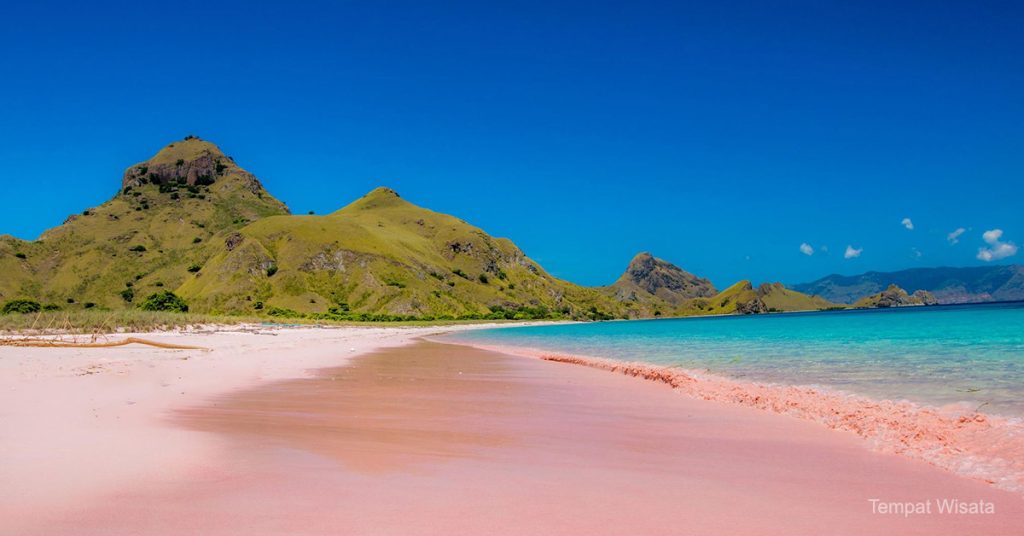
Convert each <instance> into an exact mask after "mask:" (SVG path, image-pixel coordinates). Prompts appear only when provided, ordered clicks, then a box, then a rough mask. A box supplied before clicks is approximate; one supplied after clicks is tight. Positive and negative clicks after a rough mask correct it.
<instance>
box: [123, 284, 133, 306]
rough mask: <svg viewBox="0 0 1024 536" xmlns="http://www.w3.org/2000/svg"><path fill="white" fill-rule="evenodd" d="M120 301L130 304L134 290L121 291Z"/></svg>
mask: <svg viewBox="0 0 1024 536" xmlns="http://www.w3.org/2000/svg"><path fill="white" fill-rule="evenodd" d="M121 299H122V300H124V301H126V302H128V303H131V302H132V300H134V299H135V289H133V288H126V289H124V290H122V291H121Z"/></svg>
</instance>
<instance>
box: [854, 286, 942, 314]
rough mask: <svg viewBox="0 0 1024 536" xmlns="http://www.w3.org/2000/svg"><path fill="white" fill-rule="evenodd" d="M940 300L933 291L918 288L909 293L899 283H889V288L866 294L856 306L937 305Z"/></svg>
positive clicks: (861, 307) (863, 307)
mask: <svg viewBox="0 0 1024 536" xmlns="http://www.w3.org/2000/svg"><path fill="white" fill-rule="evenodd" d="M937 303H938V300H936V299H935V296H933V295H932V293H931V292H928V291H926V290H917V291H915V292H914V293H913V294H908V293H907V291H906V290H903V289H902V288H900V287H899V286H897V285H889V288H887V289H885V290H883V291H882V292H879V293H878V294H872V295H871V296H865V297H863V298H861V299H859V300H857V302H856V303H854V304H853V306H854V307H856V308H858V309H865V308H875V307H909V306H914V305H935V304H937Z"/></svg>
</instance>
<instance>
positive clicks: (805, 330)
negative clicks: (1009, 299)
mask: <svg viewBox="0 0 1024 536" xmlns="http://www.w3.org/2000/svg"><path fill="white" fill-rule="evenodd" d="M449 338H450V339H452V340H458V341H461V342H466V343H470V344H476V345H486V346H501V347H506V348H528V349H534V350H541V351H548V352H557V353H562V354H571V355H577V356H589V357H598V358H606V359H612V360H620V361H629V362H643V363H648V364H651V365H657V366H670V367H678V368H681V369H685V370H691V371H703V372H707V373H711V374H716V375H720V376H724V377H728V378H733V379H741V380H748V381H755V382H770V383H779V384H786V385H808V386H817V387H823V388H828V389H833V390H839V391H842V392H847V393H854V394H860V395H864V396H868V397H871V398H877V399H889V400H908V401H912V402H915V403H918V404H925V405H930V406H940V407H941V406H947V405H951V404H955V405H960V406H962V407H963V408H965V409H980V410H982V411H984V412H986V413H990V414H999V415H1004V416H1009V417H1020V416H1024V302H1014V303H995V304H971V305H949V306H934V307H905V308H898V309H866V310H848V311H827V312H809V313H786V314H771V315H756V316H718V317H699V318H676V319H664V320H638V321H621V322H600V323H587V324H557V325H547V326H543V325H542V326H530V327H516V328H499V329H488V330H479V331H467V332H462V333H458V334H456V335H452V336H450V337H449Z"/></svg>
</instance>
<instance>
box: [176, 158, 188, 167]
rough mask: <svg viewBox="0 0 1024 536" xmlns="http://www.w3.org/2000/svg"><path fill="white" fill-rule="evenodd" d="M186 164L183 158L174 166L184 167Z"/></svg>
mask: <svg viewBox="0 0 1024 536" xmlns="http://www.w3.org/2000/svg"><path fill="white" fill-rule="evenodd" d="M184 164H185V161H184V160H182V159H181V158H179V159H178V161H177V162H175V163H174V165H176V166H182V165H184Z"/></svg>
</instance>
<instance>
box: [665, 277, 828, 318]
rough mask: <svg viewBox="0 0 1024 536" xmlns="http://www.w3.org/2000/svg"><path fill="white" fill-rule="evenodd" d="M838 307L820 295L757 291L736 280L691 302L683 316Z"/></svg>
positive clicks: (771, 286) (771, 287) (765, 287)
mask: <svg viewBox="0 0 1024 536" xmlns="http://www.w3.org/2000/svg"><path fill="white" fill-rule="evenodd" d="M836 307H841V306H837V305H836V304H834V303H831V302H829V301H828V300H826V299H824V298H821V297H819V296H808V295H807V294H802V293H800V292H796V291H794V290H789V289H787V288H785V287H784V286H783V285H782V284H781V283H764V284H762V285H760V286H759V287H757V288H756V289H755V288H754V286H753V285H752V284H751V283H750V281H746V280H744V281H739V282H737V283H735V284H734V285H732V286H731V287H729V288H727V289H725V290H723V291H722V292H719V293H718V294H716V295H714V296H712V297H710V298H696V299H693V300H690V301H689V302H688V303H687V304H686V306H685V308H684V309H683V310H681V311H680V312H679V314H682V315H695V314H697V315H699V314H705V315H717V314H761V313H775V312H793V311H820V310H825V309H833V308H836Z"/></svg>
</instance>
